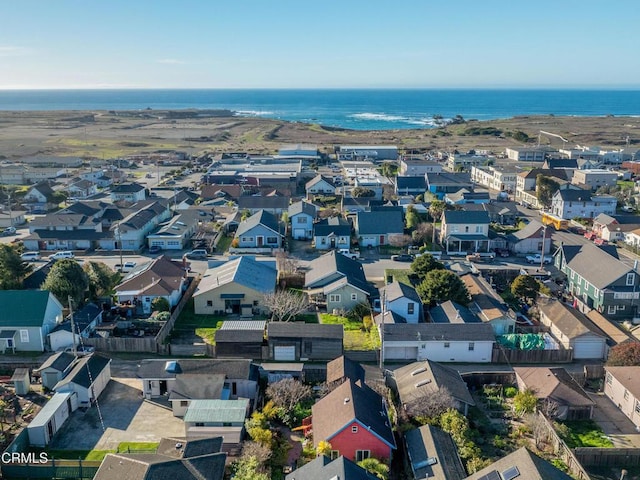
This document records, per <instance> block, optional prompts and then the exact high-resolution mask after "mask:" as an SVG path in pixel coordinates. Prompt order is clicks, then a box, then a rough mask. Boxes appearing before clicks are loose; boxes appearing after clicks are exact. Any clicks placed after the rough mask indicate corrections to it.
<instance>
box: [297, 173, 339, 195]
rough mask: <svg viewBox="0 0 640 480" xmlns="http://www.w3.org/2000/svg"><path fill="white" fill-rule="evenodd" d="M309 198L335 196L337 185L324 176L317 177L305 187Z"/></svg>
mask: <svg viewBox="0 0 640 480" xmlns="http://www.w3.org/2000/svg"><path fill="white" fill-rule="evenodd" d="M304 188H305V191H306V192H307V196H309V195H333V194H335V193H336V185H335V183H333V180H332V179H330V178H329V177H325V176H324V175H316V176H315V177H313V178H312V179H311V180H309V181H308V182H307V183H306V184H305V186H304Z"/></svg>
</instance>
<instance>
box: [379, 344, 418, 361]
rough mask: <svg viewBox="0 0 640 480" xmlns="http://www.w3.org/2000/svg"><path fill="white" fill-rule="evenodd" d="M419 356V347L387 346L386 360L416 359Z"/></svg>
mask: <svg viewBox="0 0 640 480" xmlns="http://www.w3.org/2000/svg"><path fill="white" fill-rule="evenodd" d="M417 357H418V347H385V348H384V359H385V360H415V359H416V358H417Z"/></svg>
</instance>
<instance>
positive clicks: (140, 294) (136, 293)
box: [114, 255, 187, 314]
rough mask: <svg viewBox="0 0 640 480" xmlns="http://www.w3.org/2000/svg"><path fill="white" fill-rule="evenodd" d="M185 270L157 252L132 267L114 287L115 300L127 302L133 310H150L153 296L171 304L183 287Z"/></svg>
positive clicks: (144, 311)
mask: <svg viewBox="0 0 640 480" xmlns="http://www.w3.org/2000/svg"><path fill="white" fill-rule="evenodd" d="M186 275H187V272H186V271H185V270H184V268H183V267H182V266H180V265H179V264H178V263H176V262H173V261H171V259H169V257H166V256H165V255H161V256H159V257H157V258H155V259H153V260H151V261H150V262H148V263H145V264H143V265H140V266H138V267H136V268H134V269H133V270H132V271H131V272H130V273H129V274H128V275H127V276H126V277H124V278H123V279H122V282H120V283H119V284H118V285H116V286H115V287H114V291H115V297H116V298H117V300H118V302H119V303H126V302H131V304H132V305H135V307H136V312H137V313H140V314H150V313H151V304H152V302H153V300H154V299H155V298H158V297H162V298H166V299H167V301H168V302H169V306H170V307H172V308H173V307H175V306H176V305H177V304H178V302H179V301H180V298H182V293H183V292H184V290H185V289H186V280H187V279H186Z"/></svg>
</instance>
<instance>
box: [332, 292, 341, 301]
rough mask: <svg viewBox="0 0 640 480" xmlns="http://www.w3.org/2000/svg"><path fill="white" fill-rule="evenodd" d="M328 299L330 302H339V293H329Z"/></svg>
mask: <svg viewBox="0 0 640 480" xmlns="http://www.w3.org/2000/svg"><path fill="white" fill-rule="evenodd" d="M329 301H330V302H331V303H340V295H339V294H337V293H332V294H331V295H329Z"/></svg>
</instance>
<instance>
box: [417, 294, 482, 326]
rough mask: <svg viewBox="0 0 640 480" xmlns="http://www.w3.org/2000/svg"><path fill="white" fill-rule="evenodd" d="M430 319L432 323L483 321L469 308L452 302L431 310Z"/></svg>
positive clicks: (448, 301)
mask: <svg viewBox="0 0 640 480" xmlns="http://www.w3.org/2000/svg"><path fill="white" fill-rule="evenodd" d="M428 317H429V321H430V322H431V323H480V322H481V321H482V320H480V317H478V316H477V315H476V314H475V313H473V312H472V311H471V310H469V309H468V308H467V307H465V306H463V305H460V304H458V303H456V302H453V301H451V300H447V301H446V302H443V303H441V304H440V305H436V306H435V307H432V308H430V309H429V312H428Z"/></svg>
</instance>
